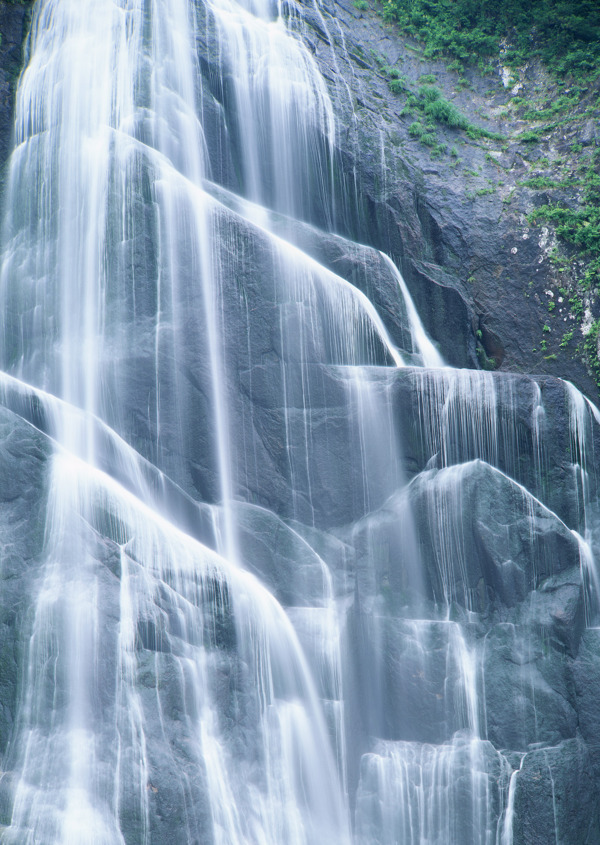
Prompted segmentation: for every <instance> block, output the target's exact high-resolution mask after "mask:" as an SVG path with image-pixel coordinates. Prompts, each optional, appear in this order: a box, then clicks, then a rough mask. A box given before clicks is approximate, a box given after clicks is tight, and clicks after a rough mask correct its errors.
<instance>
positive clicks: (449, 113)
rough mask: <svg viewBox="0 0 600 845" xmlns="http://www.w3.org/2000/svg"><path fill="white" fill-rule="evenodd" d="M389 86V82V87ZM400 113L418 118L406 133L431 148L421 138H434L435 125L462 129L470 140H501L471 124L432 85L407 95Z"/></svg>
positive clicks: (421, 87)
mask: <svg viewBox="0 0 600 845" xmlns="http://www.w3.org/2000/svg"><path fill="white" fill-rule="evenodd" d="M424 78H428V77H424ZM399 81H400V80H399ZM391 85H392V83H391V82H390V87H391ZM402 113H403V114H415V116H416V115H418V116H419V118H420V119H419V120H418V121H416V122H414V123H412V124H411V126H410V127H409V129H408V131H409V132H410V134H411V135H413V137H416V138H419V139H420V140H421V141H422V142H423V143H427V144H428V146H433V144H431V143H429V139H428V141H424V140H423V138H424V136H425V135H428V136H429V135H434V136H435V127H436V125H438V126H446V127H448V128H449V129H462V130H464V131H465V132H466V133H467V135H468V136H469V137H470V138H494V139H496V140H498V139H501V136H499V135H497V134H495V133H493V132H489V131H488V130H487V129H482V128H481V127H479V126H476V125H475V124H474V123H471V122H470V121H469V120H468V119H467V118H466V117H465V116H464V114H462V113H461V112H459V110H458V109H457V108H456V106H455V105H453V104H452V103H450V102H449V101H448V100H446V99H445V98H444V97H443V96H442V92H441V91H440V90H439V88H435V87H434V86H433V85H421V86H420V87H419V90H418V92H417V94H409V95H408V97H407V100H406V105H405V107H404V109H403V110H402ZM422 120H424V121H425V126H423V125H422V122H421V121H422ZM452 149H453V150H454V151H455V152H454V153H452V155H454V157H456V156H457V155H458V153H457V152H456V147H453V148H452Z"/></svg>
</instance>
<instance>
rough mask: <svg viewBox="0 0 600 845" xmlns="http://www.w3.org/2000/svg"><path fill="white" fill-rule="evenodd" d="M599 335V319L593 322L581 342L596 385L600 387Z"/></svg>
mask: <svg viewBox="0 0 600 845" xmlns="http://www.w3.org/2000/svg"><path fill="white" fill-rule="evenodd" d="M599 335H600V319H598V320H594V322H593V323H592V325H591V328H590V330H589V332H588V333H587V335H586V338H585V340H584V342H583V348H584V350H585V354H586V358H587V360H588V363H589V365H590V367H591V370H592V373H593V375H594V378H595V380H596V384H597V385H598V386H599V387H600V359H599V358H598V336H599Z"/></svg>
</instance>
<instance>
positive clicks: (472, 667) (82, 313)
mask: <svg viewBox="0 0 600 845" xmlns="http://www.w3.org/2000/svg"><path fill="white" fill-rule="evenodd" d="M311 8H312V7H311ZM313 11H314V13H315V14H316V15H317V16H318V15H319V14H320V11H319V7H318V5H315V7H314V10H313ZM328 84H329V85H331V84H332V85H337V86H342V87H343V83H342V82H341V81H340V80H334V81H333V82H331V81H330V82H328V81H327V80H326V79H325V78H324V77H323V76H322V75H321V73H320V72H319V69H318V66H317V63H316V61H315V58H314V56H313V54H312V53H311V50H310V49H309V48H308V47H307V45H306V43H305V41H304V40H303V23H302V8H301V7H300V6H297V5H296V4H295V3H286V4H283V3H281V4H275V3H270V2H266V0H264V2H263V0H241V2H236V0H36V2H35V5H34V8H33V15H32V21H31V28H30V33H29V36H28V40H27V45H26V63H25V67H24V70H23V72H22V74H21V77H20V81H19V85H18V92H17V103H16V115H15V147H14V151H13V153H12V157H11V160H10V164H9V169H8V177H7V185H6V189H5V197H4V199H5V214H4V223H3V230H2V268H1V275H0V308H1V314H2V318H1V319H2V335H1V341H0V361H1V366H2V373H1V375H0V404H1V405H2V409H1V410H2V415H0V434H1V435H2V438H3V440H2V443H3V444H4V442H5V440H6V444H7V446H6V448H7V454H10V455H13V454H19V455H20V459H21V460H22V461H24V462H25V461H27V462H29V463H28V464H27V466H30V465H31V467H32V468H31V470H28V472H29V471H30V472H31V473H32V474H34V475H35V478H36V479H37V480H36V482H35V485H34V487H35V490H36V491H37V492H36V494H35V495H36V497H37V498H35V499H34V498H32V497H33V494H31V496H30V498H31V502H32V504H28V507H29V512H28V517H27V519H28V522H27V525H28V526H29V527H28V528H27V530H26V531H25V533H26V534H27V543H29V545H28V546H27V549H28V550H29V551H27V552H22V553H21V552H19V551H18V550H19V549H20V548H21V546H19V545H18V543H17V540H15V539H14V538H15V537H17V534H14V532H16V531H17V529H18V530H19V531H20V530H21V526H22V525H23V524H24V523H23V520H22V519H21V517H19V519H17V518H16V517H15V516H14V515H13V512H12V511H11V510H10V508H11V507H13V504H11V503H14V502H18V501H20V500H21V499H23V500H24V494H22V493H21V492H19V490H20V488H18V487H17V488H16V489H17V492H15V493H14V494H11V493H7V494H6V498H5V499H2V508H6V513H7V521H6V526H5V525H4V523H2V525H1V526H0V527H1V529H2V531H3V532H6V533H5V534H2V536H3V537H4V536H6V537H7V538H8V539H7V541H6V543H5V549H6V551H5V552H3V556H2V557H0V574H2V577H3V578H5V579H9V578H11V577H12V578H17V576H18V579H20V580H18V583H19V584H22V585H23V595H22V596H21V597H20V599H19V603H18V608H19V609H18V610H15V614H16V615H15V619H16V620H18V624H17V623H16V622H15V623H14V628H15V631H16V633H14V655H15V656H14V663H15V667H16V668H15V670H14V683H13V685H12V687H11V689H12V688H14V702H13V703H12V704H11V703H7V705H6V706H7V708H9V709H10V708H12V710H11V717H10V720H9V725H10V729H9V730H8V731H7V735H6V737H4V734H2V737H1V738H2V742H3V745H2V746H1V747H0V752H1V753H2V764H1V768H2V774H1V775H0V842H2V843H7V845H8V843H11V845H25V844H26V845H34V843H42V845H116V843H122V845H134V843H135V845H138V843H139V845H142V844H143V845H150V844H151V843H152V845H155V843H162V842H167V841H168V842H170V843H182V845H183V843H187V845H192V843H199V842H202V843H207V845H209V843H210V844H211V845H212V844H213V843H214V845H352V843H354V845H399V843H401V845H501V844H502V845H503V843H509V842H511V843H512V842H513V826H514V825H515V824H516V821H515V820H516V819H518V817H519V812H520V810H519V808H520V806H521V804H520V803H519V802H520V800H521V799H520V797H519V781H520V779H522V778H524V777H525V775H526V773H527V771H528V770H529V769H528V766H531V765H534V763H535V759H537V758H535V753H537V752H536V749H542V751H541V752H540V753H543V755H544V757H543V760H544V763H543V765H544V767H545V769H544V771H545V772H548V777H549V778H550V780H551V783H552V824H553V828H552V829H553V830H554V831H555V834H556V837H557V841H559V836H560V831H559V828H560V824H561V822H560V819H558V818H557V812H556V807H557V796H558V790H559V789H560V779H559V778H558V776H557V777H555V768H553V766H556V765H558V764H556V763H553V762H552V761H554V760H556V759H558V757H557V753H558V752H557V753H555V749H556V748H558V747H559V746H560V743H561V742H563V741H571V740H573V741H574V737H575V735H576V726H575V722H574V716H573V712H574V711H573V712H572V708H571V709H569V705H567V703H566V698H565V696H562V697H561V695H560V694H559V692H557V689H556V684H557V683H558V682H556V683H554V681H553V683H554V686H553V685H552V684H549V683H548V682H547V681H546V678H547V676H548V675H549V673H551V671H552V666H553V664H552V660H553V657H552V655H553V651H552V649H553V648H554V649H557V648H560V649H561V650H563V651H568V650H569V649H571V648H572V642H571V638H572V637H573V636H576V634H573V631H575V630H577V631H579V634H577V636H579V635H580V634H581V631H582V630H583V629H584V628H585V625H587V626H588V628H590V629H592V628H593V627H594V626H595V625H596V623H597V622H598V617H597V614H598V590H599V587H598V584H599V583H600V582H599V580H598V573H597V569H596V557H597V546H598V525H599V523H598V483H597V478H596V474H595V470H594V438H595V437H596V438H597V436H598V426H599V425H600V415H599V414H598V412H597V411H596V409H595V408H594V407H593V406H592V405H591V404H590V403H589V402H587V400H585V399H584V398H583V397H582V396H581V394H579V393H578V391H576V390H575V388H573V387H572V386H571V385H568V384H565V383H561V382H558V381H556V380H544V379H537V380H536V379H530V378H528V377H525V376H516V375H509V374H497V373H487V372H485V373H484V372H478V371H466V370H465V371H459V370H454V369H451V368H449V367H446V366H445V364H444V359H443V357H442V353H441V352H440V351H439V350H438V349H437V347H436V345H435V343H434V342H433V340H432V339H431V338H430V337H429V336H428V335H427V333H426V332H425V329H424V328H423V324H422V322H421V319H420V317H419V314H418V313H417V310H416V308H415V305H414V304H413V302H412V300H411V297H410V293H409V289H408V287H407V285H406V283H405V281H404V279H403V278H402V275H401V274H400V271H399V270H398V268H397V267H396V265H395V264H394V263H393V261H392V260H391V258H390V257H389V256H388V255H386V254H385V253H384V252H381V251H379V250H378V249H375V248H374V247H371V246H368V245H363V244H360V243H358V242H356V243H354V242H350V241H349V240H347V239H346V238H344V237H342V236H341V235H340V234H338V232H339V230H340V227H339V226H338V223H339V220H340V219H341V215H342V214H343V210H342V209H340V208H339V185H340V184H343V178H344V177H343V173H342V171H341V169H340V161H339V155H338V149H339V133H340V127H339V125H338V123H337V119H336V115H335V114H334V109H333V106H332V100H331V97H330V91H329V89H328ZM342 259H343V260H342ZM375 289H377V290H379V291H380V292H381V291H384V292H385V301H386V307H385V308H383V307H381V304H380V302H379V300H378V298H377V295H376V294H375ZM565 420H566V422H565ZM10 431H13V434H12V435H11V434H10ZM557 431H560V432H561V434H560V436H561V437H562V440H561V441H560V448H561V449H562V452H561V454H562V455H563V460H562V463H557V462H556V461H555V460H554V458H553V457H552V456H553V455H554V454H555V451H556V452H558V447H557V448H556V450H555V444H554V438H555V437H556V436H557V435H556V432H557ZM6 432H9V433H6ZM14 432H17V433H16V434H15V433H14ZM11 437H13V439H14V438H16V439H17V441H18V442H17V445H18V448H17V447H16V446H11V440H10V438H11ZM35 438H37V439H35ZM3 448H4V446H3ZM565 455H568V457H564V456H565ZM3 456H4V452H1V453H0V458H1V459H2V460H4V457H3ZM32 477H33V476H32ZM9 482H11V483H12V480H11V479H9V478H8V475H7V476H6V483H7V484H8V483H9ZM14 483H15V484H17V485H18V481H16V480H15V481H14ZM28 495H30V494H29V493H28ZM25 498H26V497H25ZM27 501H28V502H29V499H27ZM14 507H16V505H14ZM0 510H2V509H1V508H0ZM11 526H12V527H11ZM15 526H16V527H15ZM11 531H12V532H13V534H14V536H13V534H11V533H10V532H11ZM18 536H19V537H20V536H21V535H20V534H19V535H18ZM21 542H22V544H24V543H25V540H24V539H23V540H22V541H21V540H19V543H21ZM23 548H25V546H23ZM19 554H22V558H19ZM19 560H21V563H18V561H19ZM19 567H20V568H19ZM15 583H17V581H15ZM6 595H7V597H8V596H10V595H11V594H10V593H9V592H7V594H6ZM8 601H9V599H8V598H7V599H6V602H7V606H8ZM569 613H570V614H571V615H572V618H573V619H574V620H575V621H573V623H572V624H570V623H569V624H570V627H569V624H567V623H566V622H565V621H564V620H565V618H566V616H567V615H568V614H569ZM2 618H4V617H2ZM11 618H12V617H11ZM569 618H571V617H569ZM580 618H581V624H580V623H579V621H578V620H579V619H580ZM11 624H13V623H11ZM578 626H579V627H578ZM11 636H13V635H11ZM11 642H12V640H11ZM561 653H562V651H561ZM514 666H518V667H519V668H518V671H516V673H514V672H513V674H511V672H512V667H514ZM507 691H508V692H507ZM11 701H12V699H11ZM541 713H543V714H544V716H543V718H542V717H541V716H540V714H541ZM548 713H550V714H551V715H550V716H548V715H547V714H548ZM547 749H551V750H550V751H548V750H547ZM532 755H533V756H532ZM533 758H535V759H533ZM532 759H533V762H531V760H532ZM514 841H515V842H516V839H515V840H514Z"/></svg>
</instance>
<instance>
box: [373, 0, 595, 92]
mask: <svg viewBox="0 0 600 845" xmlns="http://www.w3.org/2000/svg"><path fill="white" fill-rule="evenodd" d="M384 15H385V17H386V18H387V19H388V20H390V21H394V22H395V23H396V24H397V25H398V26H399V27H400V29H402V30H403V31H404V32H406V33H407V34H409V35H411V36H413V37H414V38H417V39H419V40H420V41H422V42H423V44H424V50H423V54H424V55H425V56H426V57H432V56H441V55H447V56H449V57H450V58H451V59H453V61H454V67H455V68H456V69H457V70H459V69H461V68H462V67H463V66H464V65H465V64H468V63H478V64H479V65H480V67H485V65H486V63H487V62H488V60H489V58H490V57H492V56H497V55H498V53H499V51H500V42H501V39H503V38H508V39H509V41H510V46H511V49H510V50H509V51H508V52H507V53H506V54H505V57H504V60H505V61H506V63H507V64H512V65H519V64H524V63H525V61H526V60H528V59H530V58H531V57H532V56H537V57H539V58H540V59H541V60H542V61H543V62H544V63H545V64H546V65H547V66H548V68H549V69H550V71H551V72H552V73H553V74H554V75H555V76H557V77H562V76H565V75H567V74H570V75H572V76H573V77H575V78H584V77H587V78H588V80H589V78H590V75H591V74H594V75H597V74H598V67H599V66H600V15H599V14H598V3H597V0H528V2H523V0H503V2H501V3H498V2H495V0H384Z"/></svg>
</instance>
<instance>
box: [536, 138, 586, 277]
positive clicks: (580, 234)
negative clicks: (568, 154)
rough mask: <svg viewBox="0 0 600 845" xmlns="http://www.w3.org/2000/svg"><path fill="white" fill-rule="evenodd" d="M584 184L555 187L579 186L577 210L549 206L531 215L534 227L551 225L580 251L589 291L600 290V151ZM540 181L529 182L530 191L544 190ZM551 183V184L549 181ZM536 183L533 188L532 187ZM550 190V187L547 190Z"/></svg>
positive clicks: (582, 173)
mask: <svg viewBox="0 0 600 845" xmlns="http://www.w3.org/2000/svg"><path fill="white" fill-rule="evenodd" d="M580 173H581V181H580V182H579V181H578V182H563V183H557V184H556V185H553V187H558V186H559V185H560V184H562V185H565V186H566V185H573V184H575V185H577V187H579V188H580V189H581V199H580V202H579V205H578V206H577V207H576V208H568V207H566V206H564V205H562V204H560V203H547V204H546V205H542V206H540V207H539V208H536V209H535V211H533V212H532V213H531V214H530V215H529V218H528V219H529V221H530V223H533V224H535V223H551V224H552V225H553V226H554V227H555V228H556V233H557V235H558V236H559V237H560V238H562V239H563V240H565V241H567V243H569V244H572V245H573V246H574V247H576V248H577V252H578V254H579V255H578V257H579V258H582V259H583V260H585V262H586V265H587V266H586V269H585V273H584V277H583V286H584V288H585V289H590V288H594V289H598V288H600V150H598V149H595V150H594V151H593V152H592V153H591V154H590V156H589V158H588V159H587V161H586V162H585V163H584V165H583V166H582V167H581V168H580ZM540 181H541V182H542V183H543V181H544V180H539V179H531V180H529V186H530V187H538V186H539V187H541V184H540ZM547 181H551V180H547ZM532 183H533V184H532ZM525 184H528V183H527V182H526V183H525ZM547 187H549V186H547Z"/></svg>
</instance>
